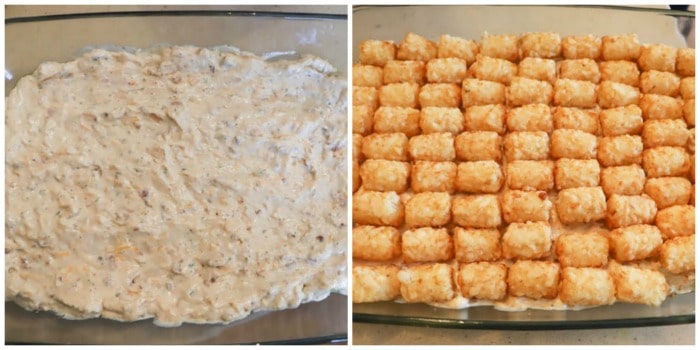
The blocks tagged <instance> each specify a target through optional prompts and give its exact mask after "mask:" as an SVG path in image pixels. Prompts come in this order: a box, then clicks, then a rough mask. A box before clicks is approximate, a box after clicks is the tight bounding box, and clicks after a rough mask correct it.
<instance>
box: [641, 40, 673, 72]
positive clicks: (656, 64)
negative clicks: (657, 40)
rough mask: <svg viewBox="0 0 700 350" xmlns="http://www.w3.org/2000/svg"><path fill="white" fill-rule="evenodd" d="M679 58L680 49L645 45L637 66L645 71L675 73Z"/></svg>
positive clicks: (659, 45)
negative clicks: (677, 58)
mask: <svg viewBox="0 0 700 350" xmlns="http://www.w3.org/2000/svg"><path fill="white" fill-rule="evenodd" d="M677 56H678V49H677V48H675V47H672V46H668V45H664V44H650V45H644V46H642V49H641V50H640V52H639V59H638V60H637V64H639V68H641V69H642V70H643V71H650V70H658V71H662V72H674V71H675V70H676V57H677Z"/></svg>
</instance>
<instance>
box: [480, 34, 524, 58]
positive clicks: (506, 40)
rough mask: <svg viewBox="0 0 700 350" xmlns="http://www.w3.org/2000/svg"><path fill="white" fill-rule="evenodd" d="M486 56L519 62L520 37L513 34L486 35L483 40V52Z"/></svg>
mask: <svg viewBox="0 0 700 350" xmlns="http://www.w3.org/2000/svg"><path fill="white" fill-rule="evenodd" d="M480 53H481V54H482V55H484V56H489V57H493V58H501V59H504V60H508V61H511V62H517V61H518V59H519V58H520V57H519V51H518V37H517V36H516V35H512V34H502V35H491V34H485V35H484V36H483V37H482V38H481V52H480Z"/></svg>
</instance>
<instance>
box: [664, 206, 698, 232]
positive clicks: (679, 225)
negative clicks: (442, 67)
mask: <svg viewBox="0 0 700 350" xmlns="http://www.w3.org/2000/svg"><path fill="white" fill-rule="evenodd" d="M656 226H657V227H658V228H659V230H660V231H661V236H663V238H664V240H666V239H669V238H674V237H679V236H690V235H694V234H695V207H694V206H692V205H674V206H672V207H668V208H665V209H662V210H659V213H658V214H657V215H656Z"/></svg>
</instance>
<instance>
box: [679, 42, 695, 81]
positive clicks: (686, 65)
mask: <svg viewBox="0 0 700 350" xmlns="http://www.w3.org/2000/svg"><path fill="white" fill-rule="evenodd" d="M676 73H678V75H680V76H682V77H694V76H695V49H693V48H681V49H678V56H677V57H676Z"/></svg>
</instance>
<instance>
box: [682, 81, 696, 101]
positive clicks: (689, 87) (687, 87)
mask: <svg viewBox="0 0 700 350" xmlns="http://www.w3.org/2000/svg"><path fill="white" fill-rule="evenodd" d="M679 89H680V93H681V97H683V100H690V99H695V77H688V78H683V79H681V82H680V86H679Z"/></svg>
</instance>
